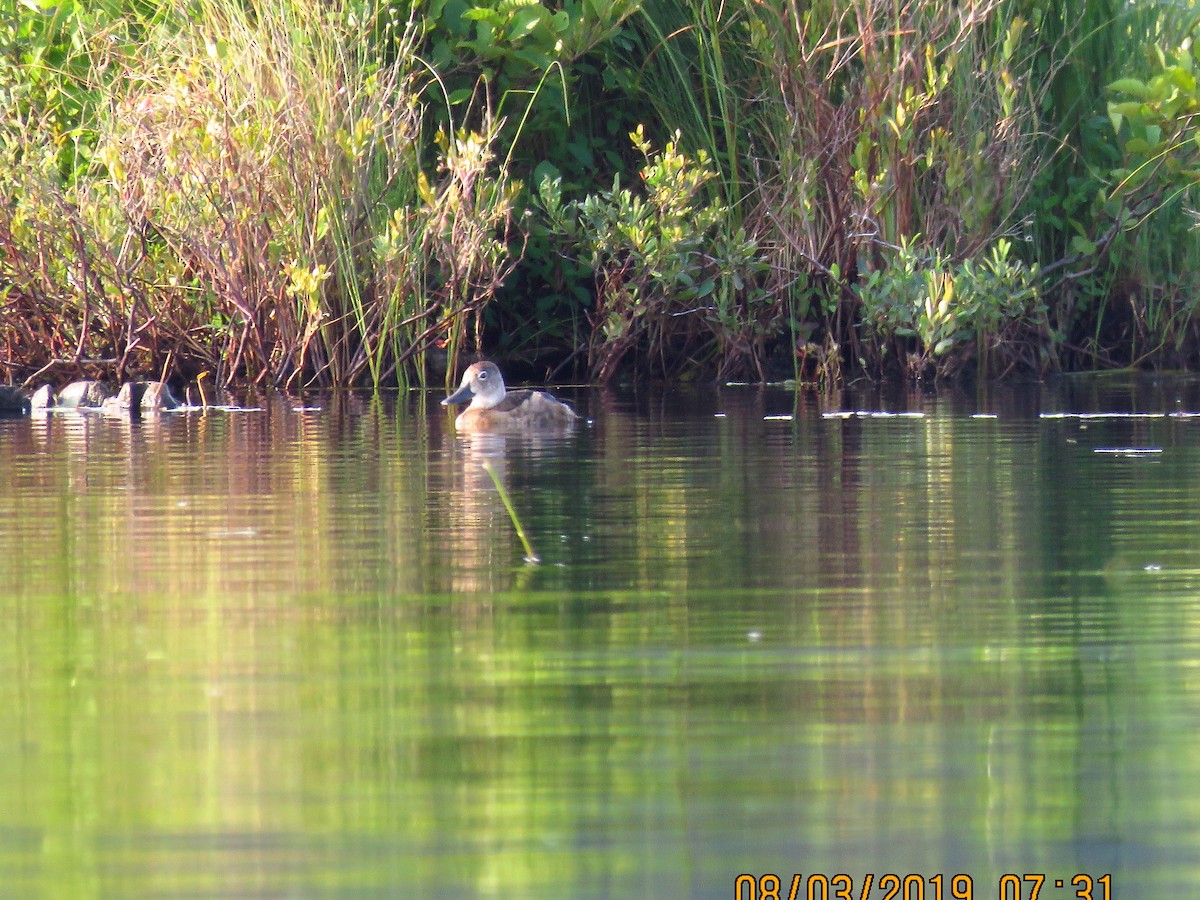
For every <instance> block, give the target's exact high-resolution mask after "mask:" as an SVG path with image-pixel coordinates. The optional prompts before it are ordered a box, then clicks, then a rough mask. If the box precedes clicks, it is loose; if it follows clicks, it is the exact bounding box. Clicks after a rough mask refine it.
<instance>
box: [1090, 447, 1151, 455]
mask: <svg viewBox="0 0 1200 900" xmlns="http://www.w3.org/2000/svg"><path fill="white" fill-rule="evenodd" d="M1092 452H1093V453H1107V454H1108V455H1109V456H1155V455H1156V454H1159V453H1162V447H1094V448H1093V449H1092Z"/></svg>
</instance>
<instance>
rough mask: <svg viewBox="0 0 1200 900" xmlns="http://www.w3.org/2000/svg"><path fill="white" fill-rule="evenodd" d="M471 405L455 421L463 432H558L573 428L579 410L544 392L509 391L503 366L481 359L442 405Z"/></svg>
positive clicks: (456, 425) (464, 374)
mask: <svg viewBox="0 0 1200 900" xmlns="http://www.w3.org/2000/svg"><path fill="white" fill-rule="evenodd" d="M468 401H469V402H470V405H469V406H468V407H467V408H466V409H465V410H464V411H463V412H462V413H461V414H460V415H459V416H458V418H457V419H455V420H454V426H455V427H456V428H457V429H458V430H459V431H555V430H559V431H560V430H563V429H567V428H570V427H571V426H572V425H573V424H574V423H575V422H576V421H577V420H578V419H579V416H578V415H577V414H576V413H575V410H573V409H571V407H569V406H567V405H566V404H565V403H562V402H561V401H559V400H555V399H554V398H553V397H551V396H550V395H549V394H547V393H546V392H544V391H530V390H520V391H509V390H506V389H505V387H504V378H503V377H502V376H501V375H500V369H499V368H498V367H497V366H496V364H495V363H492V362H477V363H475V364H474V365H473V366H471V367H470V368H469V369H467V371H466V372H464V373H463V377H462V381H461V382H459V385H458V390H456V391H455V392H454V393H453V394H451V395H450V396H449V397H447V398H446V399H445V400H443V401H442V406H454V405H457V404H461V403H467V402H468Z"/></svg>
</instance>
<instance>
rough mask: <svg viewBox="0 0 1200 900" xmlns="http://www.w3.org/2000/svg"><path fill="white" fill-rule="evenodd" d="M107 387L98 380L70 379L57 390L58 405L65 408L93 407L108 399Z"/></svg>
mask: <svg viewBox="0 0 1200 900" xmlns="http://www.w3.org/2000/svg"><path fill="white" fill-rule="evenodd" d="M108 394H109V391H108V388H107V387H105V385H104V384H103V382H100V381H72V382H71V383H70V384H68V385H67V386H66V387H65V388H63V389H62V390H61V391H59V392H58V405H59V406H62V407H65V408H66V409H77V408H79V407H81V406H83V407H89V406H90V407H95V406H101V405H103V404H104V401H105V400H106V399H108Z"/></svg>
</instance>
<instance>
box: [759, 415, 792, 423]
mask: <svg viewBox="0 0 1200 900" xmlns="http://www.w3.org/2000/svg"><path fill="white" fill-rule="evenodd" d="M793 418H794V416H763V421H764V422H790V421H792V419H793Z"/></svg>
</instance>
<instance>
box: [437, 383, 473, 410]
mask: <svg viewBox="0 0 1200 900" xmlns="http://www.w3.org/2000/svg"><path fill="white" fill-rule="evenodd" d="M474 396H475V394H474V392H472V390H471V385H470V384H469V383H465V382H464V383H463V384H461V385H459V387H458V390H457V391H455V392H454V393H453V394H451V395H450V396H449V397H447V398H446V399H445V400H443V401H442V406H455V405H457V404H459V403H470V402H471V398H472V397H474Z"/></svg>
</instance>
